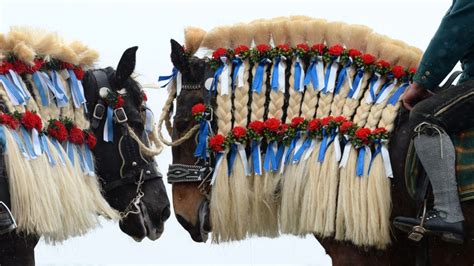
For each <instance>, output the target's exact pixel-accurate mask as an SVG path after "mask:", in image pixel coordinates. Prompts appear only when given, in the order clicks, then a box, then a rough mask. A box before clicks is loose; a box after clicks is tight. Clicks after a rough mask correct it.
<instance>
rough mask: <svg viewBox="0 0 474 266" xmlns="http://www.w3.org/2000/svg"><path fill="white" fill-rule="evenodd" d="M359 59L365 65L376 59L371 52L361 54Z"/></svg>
mask: <svg viewBox="0 0 474 266" xmlns="http://www.w3.org/2000/svg"><path fill="white" fill-rule="evenodd" d="M361 59H362V62H363V63H364V64H365V65H372V64H373V63H375V60H377V59H376V58H375V56H373V55H371V54H364V55H363V56H361Z"/></svg>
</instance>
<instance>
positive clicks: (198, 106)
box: [191, 103, 206, 116]
mask: <svg viewBox="0 0 474 266" xmlns="http://www.w3.org/2000/svg"><path fill="white" fill-rule="evenodd" d="M205 111H206V106H205V105H204V104H202V103H198V104H195V105H194V106H193V108H192V109H191V112H192V113H193V116H194V115H197V114H199V113H204V112H205Z"/></svg>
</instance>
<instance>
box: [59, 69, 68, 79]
mask: <svg viewBox="0 0 474 266" xmlns="http://www.w3.org/2000/svg"><path fill="white" fill-rule="evenodd" d="M59 74H60V75H61V76H62V77H63V79H64V80H68V79H69V78H70V76H69V72H68V71H67V69H63V70H61V71H60V72H59Z"/></svg>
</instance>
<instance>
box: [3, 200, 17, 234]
mask: <svg viewBox="0 0 474 266" xmlns="http://www.w3.org/2000/svg"><path fill="white" fill-rule="evenodd" d="M15 228H16V223H15V219H14V218H13V216H12V213H11V212H10V209H8V207H7V205H5V203H3V201H0V235H3V234H6V233H9V232H11V231H13V230H15Z"/></svg>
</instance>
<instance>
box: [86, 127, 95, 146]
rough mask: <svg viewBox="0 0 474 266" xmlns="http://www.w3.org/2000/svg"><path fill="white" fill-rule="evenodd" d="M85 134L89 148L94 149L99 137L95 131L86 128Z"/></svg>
mask: <svg viewBox="0 0 474 266" xmlns="http://www.w3.org/2000/svg"><path fill="white" fill-rule="evenodd" d="M84 135H85V139H86V144H87V146H88V147H89V149H91V150H93V149H94V148H95V145H96V144H97V138H96V137H95V135H94V133H92V131H89V130H87V131H86V130H84Z"/></svg>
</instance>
